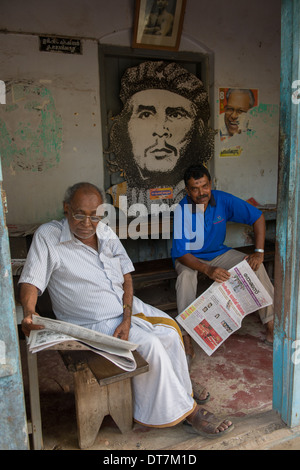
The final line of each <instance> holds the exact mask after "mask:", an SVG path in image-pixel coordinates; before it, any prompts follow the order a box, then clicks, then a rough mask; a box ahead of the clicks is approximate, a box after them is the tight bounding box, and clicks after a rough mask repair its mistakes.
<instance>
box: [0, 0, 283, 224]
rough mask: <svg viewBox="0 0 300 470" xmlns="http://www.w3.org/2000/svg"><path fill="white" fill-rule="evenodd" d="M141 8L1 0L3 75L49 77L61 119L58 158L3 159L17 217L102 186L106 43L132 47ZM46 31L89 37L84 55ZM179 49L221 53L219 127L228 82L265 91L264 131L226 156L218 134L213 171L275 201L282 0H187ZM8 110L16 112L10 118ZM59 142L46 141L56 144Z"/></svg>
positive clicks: (121, 2) (225, 183) (215, 68)
mask: <svg viewBox="0 0 300 470" xmlns="http://www.w3.org/2000/svg"><path fill="white" fill-rule="evenodd" d="M133 17H134V1H133V0H112V1H110V2H107V1H104V0H88V1H86V0H85V1H83V0H82V1H80V0H79V1H74V0H73V1H70V0H64V1H63V2H62V1H58V0H52V1H51V2H46V1H41V0H39V1H38V0H28V1H27V2H24V1H22V0H2V1H1V17H0V30H2V31H3V30H6V31H8V32H9V33H2V34H1V35H0V80H5V81H10V80H21V81H25V82H26V83H28V82H31V84H32V85H39V86H40V85H41V84H42V85H43V86H44V87H46V89H47V90H48V91H49V93H50V94H51V96H52V97H53V100H54V103H55V110H56V113H57V115H59V116H60V117H61V123H62V142H61V146H60V148H59V158H58V161H57V163H56V164H54V165H52V166H51V165H50V166H49V167H48V168H41V169H40V170H39V171H32V170H31V171H30V170H25V169H21V168H20V166H18V165H16V164H12V162H11V160H9V159H8V160H7V159H6V160H5V159H4V160H5V162H4V164H3V175H4V188H5V190H6V192H7V198H8V209H9V213H8V219H7V220H8V223H19V224H20V223H39V222H42V221H45V220H48V219H51V218H53V217H54V218H55V217H57V216H58V214H59V212H60V211H61V200H62V197H63V193H64V190H65V189H66V187H67V186H68V185H69V184H72V183H74V182H77V181H79V180H89V181H91V182H93V183H96V184H99V185H100V186H101V185H102V183H103V164H104V163H103V155H102V139H101V121H100V102H99V68H98V51H97V45H98V42H102V43H103V42H105V43H114V44H118V45H122V46H130V41H131V31H132V30H131V28H132V25H133ZM39 34H43V35H46V34H49V35H50V34H53V35H54V34H56V35H60V36H71V37H80V38H84V40H83V54H82V55H68V54H59V53H48V52H40V51H39V44H38V35H39ZM180 50H191V51H203V50H209V51H211V52H212V53H213V56H214V64H211V81H212V82H213V95H212V99H213V101H212V108H213V117H214V124H215V127H217V123H218V120H217V118H218V88H219V87H222V86H224V87H227V86H231V87H242V88H257V89H258V90H259V99H260V103H261V107H260V108H259V111H260V112H259V113H257V116H256V117H255V130H256V132H255V134H254V135H253V137H251V138H249V142H248V143H247V145H246V146H245V148H244V149H243V152H242V154H241V156H240V157H236V158H224V157H223V158H221V157H219V156H218V155H219V150H220V148H219V146H220V143H219V139H218V137H216V155H215V159H214V173H215V177H216V186H217V187H218V188H219V189H223V190H225V191H230V192H233V193H234V194H236V195H237V196H240V197H243V198H245V199H247V198H248V197H251V196H254V197H255V198H256V199H257V200H258V201H259V202H260V203H275V202H276V194H277V158H278V107H279V74H280V0H264V2H261V1H259V0H253V1H252V2H251V4H250V3H249V2H246V1H238V0H227V1H226V2H224V1H222V0H210V1H207V0H188V2H187V10H186V14H185V20H184V27H183V36H182V42H181V47H180ZM17 104H20V103H17ZM12 112H14V113H16V111H12ZM12 112H11V113H10V115H9V116H10V117H9V119H10V120H12V118H11V116H12ZM3 114H4V107H3V106H2V105H0V118H1V117H2V119H3ZM7 116H8V113H6V115H5V116H4V117H5V119H8V118H7ZM23 118H24V116H23V114H21V115H18V114H17V113H16V114H15V118H14V119H13V121H14V125H15V126H18V125H19V124H20V123H23V125H24V119H23ZM52 150H53V149H50V150H49V149H47V148H46V151H48V152H50V153H51V151H52ZM56 153H57V149H56ZM2 159H3V157H2ZM49 201H50V202H49Z"/></svg>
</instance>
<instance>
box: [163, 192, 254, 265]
mask: <svg viewBox="0 0 300 470" xmlns="http://www.w3.org/2000/svg"><path fill="white" fill-rule="evenodd" d="M187 204H188V205H190V206H189V207H192V208H194V209H195V208H196V207H197V206H196V204H195V203H194V202H193V201H192V200H191V198H190V197H189V196H185V197H184V198H183V199H182V200H181V201H180V203H179V206H181V210H180V211H179V212H178V214H179V215H177V216H176V210H175V213H174V227H175V226H176V227H177V230H175V229H174V231H173V243H172V249H171V256H172V259H173V262H175V260H176V258H179V257H180V256H183V255H185V254H187V253H191V254H192V255H194V256H196V257H197V258H200V259H206V260H212V259H214V258H215V257H216V256H219V255H221V254H223V253H225V252H226V251H228V250H230V249H231V248H230V247H228V246H226V245H224V240H225V237H226V223H227V222H237V223H241V224H247V225H253V224H254V222H256V220H257V219H259V217H260V216H261V214H262V212H261V211H260V210H258V209H257V208H256V207H254V206H252V205H251V204H249V203H248V202H246V201H243V200H242V199H240V198H238V197H236V196H233V195H232V194H229V193H226V192H224V191H218V190H213V191H212V192H211V199H210V201H209V203H208V206H207V208H206V211H205V212H204V217H203V216H202V224H203V227H202V230H201V229H200V231H202V233H203V237H202V238H203V240H200V243H198V246H197V244H196V243H194V246H195V247H196V248H192V249H191V246H193V244H192V245H191V241H192V242H195V239H196V237H195V235H191V236H188V234H187V231H186V230H182V233H181V236H178V233H179V232H178V226H179V225H178V224H179V223H180V219H179V218H180V217H181V224H182V225H183V223H184V222H183V217H184V212H185V209H184V206H185V205H187ZM191 217H192V219H193V222H192V223H193V225H192V227H193V231H194V233H196V232H195V227H197V225H196V224H197V223H198V227H200V225H199V224H200V222H199V215H197V214H196V211H195V210H192V215H191ZM197 218H198V222H197V220H196V219H197ZM198 231H199V228H198V229H197V233H198ZM200 237H201V235H200ZM199 245H201V247H200V248H199Z"/></svg>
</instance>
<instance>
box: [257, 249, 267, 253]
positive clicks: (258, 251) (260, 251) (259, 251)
mask: <svg viewBox="0 0 300 470" xmlns="http://www.w3.org/2000/svg"><path fill="white" fill-rule="evenodd" d="M254 251H255V253H264V252H265V250H263V249H262V248H255V250H254Z"/></svg>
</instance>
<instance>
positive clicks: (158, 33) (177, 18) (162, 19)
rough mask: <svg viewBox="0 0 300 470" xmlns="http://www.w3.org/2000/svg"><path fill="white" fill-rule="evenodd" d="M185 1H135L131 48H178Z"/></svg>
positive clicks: (171, 49) (174, 49) (172, 49)
mask: <svg viewBox="0 0 300 470" xmlns="http://www.w3.org/2000/svg"><path fill="white" fill-rule="evenodd" d="M186 1H187V0H136V7H135V19H134V28H133V41H132V47H134V48H137V47H141V48H145V49H167V50H170V51H176V50H178V48H179V44H180V37H181V32H182V25H183V18H184V12H185V7H186Z"/></svg>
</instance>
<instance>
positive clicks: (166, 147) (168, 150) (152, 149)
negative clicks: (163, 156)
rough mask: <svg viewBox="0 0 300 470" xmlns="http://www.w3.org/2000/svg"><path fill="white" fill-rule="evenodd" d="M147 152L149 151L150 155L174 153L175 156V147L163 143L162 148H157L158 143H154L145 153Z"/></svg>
mask: <svg viewBox="0 0 300 470" xmlns="http://www.w3.org/2000/svg"><path fill="white" fill-rule="evenodd" d="M149 150H150V153H156V152H166V153H174V154H175V156H176V155H177V149H176V147H173V145H170V144H168V143H167V142H164V144H163V146H162V147H158V142H156V143H155V144H154V145H152V146H151V147H148V149H147V151H149Z"/></svg>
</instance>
